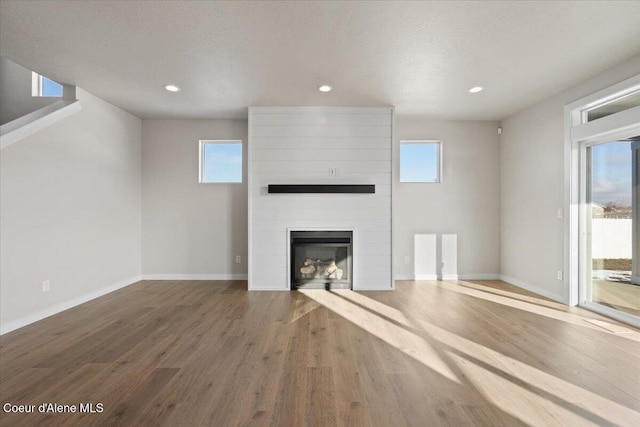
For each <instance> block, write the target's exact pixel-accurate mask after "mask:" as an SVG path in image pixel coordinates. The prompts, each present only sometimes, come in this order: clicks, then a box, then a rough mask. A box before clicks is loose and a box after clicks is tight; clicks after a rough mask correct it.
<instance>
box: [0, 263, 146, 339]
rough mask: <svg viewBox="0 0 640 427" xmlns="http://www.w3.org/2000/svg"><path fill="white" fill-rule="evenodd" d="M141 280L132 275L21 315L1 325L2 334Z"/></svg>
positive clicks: (0, 333)
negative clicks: (93, 290) (51, 305)
mask: <svg viewBox="0 0 640 427" xmlns="http://www.w3.org/2000/svg"><path fill="white" fill-rule="evenodd" d="M139 281H140V276H135V277H130V278H128V279H125V280H123V281H121V282H118V283H114V284H113V285H110V286H107V287H105V288H102V289H100V290H97V291H95V292H91V293H89V294H86V295H83V296H80V297H78V298H73V299H71V300H69V301H65V302H63V303H61V304H58V305H55V306H53V307H49V308H46V309H44V310H41V311H38V312H36V313H33V314H30V315H28V316H25V317H21V318H20V319H16V320H12V321H10V322H7V323H3V324H2V325H0V335H4V334H6V333H8V332H11V331H15V330H16V329H19V328H22V327H24V326H27V325H30V324H31V323H35V322H37V321H39V320H42V319H45V318H47V317H50V316H53V315H54V314H58V313H61V312H63V311H65V310H68V309H70V308H73V307H75V306H77V305H80V304H84V303H85V302H88V301H91V300H93V299H96V298H98V297H101V296H103V295H106V294H108V293H111V292H113V291H116V290H118V289H121V288H124V287H127V286H129V285H132V284H134V283H137V282H139Z"/></svg>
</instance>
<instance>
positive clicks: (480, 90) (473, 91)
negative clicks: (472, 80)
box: [469, 86, 484, 93]
mask: <svg viewBox="0 0 640 427" xmlns="http://www.w3.org/2000/svg"><path fill="white" fill-rule="evenodd" d="M483 89H484V88H483V87H482V86H474V87H472V88H471V89H469V92H471V93H478V92H482V90H483Z"/></svg>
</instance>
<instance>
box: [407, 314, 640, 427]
mask: <svg viewBox="0 0 640 427" xmlns="http://www.w3.org/2000/svg"><path fill="white" fill-rule="evenodd" d="M417 321H418V322H419V323H420V325H421V326H422V328H423V329H424V330H425V332H427V334H429V336H430V337H432V338H433V339H435V340H437V341H439V342H441V343H443V344H445V345H447V346H449V347H451V348H453V349H455V350H457V351H458V352H460V353H462V354H468V355H469V356H471V357H472V358H475V359H478V360H480V361H481V362H482V363H485V364H487V365H488V366H492V367H494V368H496V369H497V370H500V371H503V372H505V373H507V374H509V375H510V376H512V377H514V378H517V379H518V380H521V381H524V382H526V383H528V384H530V385H532V386H534V387H536V388H538V389H540V390H544V391H545V392H546V393H549V394H551V395H553V396H555V397H556V398H557V399H559V400H564V401H567V402H571V403H573V404H574V405H576V406H579V407H580V408H581V409H583V410H584V411H586V412H590V413H593V414H603V415H602V416H603V417H606V418H607V420H608V421H610V422H614V423H617V424H619V425H640V413H638V412H636V411H634V410H632V409H630V408H627V407H626V406H624V405H621V404H619V403H617V402H614V401H612V400H610V399H607V398H605V397H602V396H600V395H598V394H596V393H593V392H591V391H589V390H585V389H584V388H582V387H579V386H576V385H574V384H571V383H570V382H567V381H565V380H562V379H560V378H558V377H555V376H553V375H550V374H548V373H546V372H544V371H541V370H539V369H537V368H534V367H532V366H529V365H527V364H525V363H523V362H520V361H518V360H516V359H513V358H511V357H508V356H505V355H503V354H502V353H499V352H497V351H495V350H491V349H490V348H487V347H485V346H483V345H480V344H477V343H475V342H473V341H470V340H468V339H466V338H463V337H461V336H459V335H455V334H453V333H451V332H449V331H446V330H444V329H442V328H440V327H438V326H435V325H433V324H431V323H429V322H426V321H420V320H417ZM632 421H633V422H632ZM565 425H566V424H565Z"/></svg>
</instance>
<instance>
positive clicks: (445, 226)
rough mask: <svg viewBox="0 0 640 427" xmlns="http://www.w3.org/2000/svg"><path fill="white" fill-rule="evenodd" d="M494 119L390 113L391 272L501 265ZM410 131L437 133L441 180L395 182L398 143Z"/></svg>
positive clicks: (482, 274)
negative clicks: (392, 125) (392, 124)
mask: <svg viewBox="0 0 640 427" xmlns="http://www.w3.org/2000/svg"><path fill="white" fill-rule="evenodd" d="M497 127H498V124H497V122H474V121H442V120H427V119H421V118H415V117H401V116H398V117H396V123H395V132H394V147H393V153H394V177H393V179H394V182H395V187H394V211H393V212H394V229H393V236H394V258H395V275H396V278H398V279H413V278H414V277H416V278H418V279H435V278H436V277H443V276H444V278H446V279H453V278H455V277H456V276H459V277H461V278H490V277H494V278H495V277H497V275H498V274H499V273H500V245H499V235H500V228H499V227H500V207H499V206H500V190H499V188H500V181H499V179H500V176H499V162H498V159H499V153H498V135H497ZM412 139H413V140H418V139H436V140H442V141H443V142H442V150H443V177H442V182H441V183H440V184H426V183H424V184H423V183H400V182H399V177H400V174H399V144H400V141H401V140H412ZM405 257H408V260H409V262H408V263H405Z"/></svg>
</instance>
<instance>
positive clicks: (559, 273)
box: [557, 270, 562, 280]
mask: <svg viewBox="0 0 640 427" xmlns="http://www.w3.org/2000/svg"><path fill="white" fill-rule="evenodd" d="M557 277H558V280H562V270H558V273H557Z"/></svg>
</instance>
